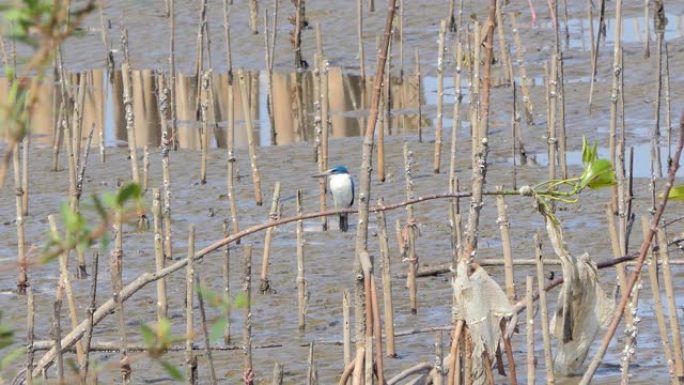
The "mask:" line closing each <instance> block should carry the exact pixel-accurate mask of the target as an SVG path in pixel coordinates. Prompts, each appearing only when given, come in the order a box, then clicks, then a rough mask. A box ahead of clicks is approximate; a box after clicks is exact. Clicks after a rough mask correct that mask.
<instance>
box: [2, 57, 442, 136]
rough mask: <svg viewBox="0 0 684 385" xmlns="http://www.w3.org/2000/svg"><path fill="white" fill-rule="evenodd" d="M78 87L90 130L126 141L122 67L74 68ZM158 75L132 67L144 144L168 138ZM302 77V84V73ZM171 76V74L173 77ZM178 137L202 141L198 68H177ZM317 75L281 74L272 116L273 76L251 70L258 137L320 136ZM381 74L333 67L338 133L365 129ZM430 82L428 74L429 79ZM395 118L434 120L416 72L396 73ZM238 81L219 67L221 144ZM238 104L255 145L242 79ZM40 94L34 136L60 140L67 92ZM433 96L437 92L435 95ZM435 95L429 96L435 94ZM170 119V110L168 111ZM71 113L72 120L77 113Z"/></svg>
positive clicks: (414, 124) (410, 127) (403, 125)
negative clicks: (421, 111) (57, 131)
mask: <svg viewBox="0 0 684 385" xmlns="http://www.w3.org/2000/svg"><path fill="white" fill-rule="evenodd" d="M68 76H69V80H70V83H71V84H73V85H74V86H73V88H74V89H73V90H72V91H73V94H74V95H77V94H78V92H77V91H78V88H79V87H84V90H85V94H84V98H83V107H82V111H83V130H82V132H83V135H84V136H86V135H87V133H88V132H89V131H90V127H91V126H94V127H95V134H94V138H95V139H94V140H93V143H94V145H99V141H100V140H104V144H105V145H106V146H120V145H125V143H126V138H127V134H126V116H125V110H124V106H123V81H122V75H121V71H117V72H115V73H114V74H113V76H112V77H111V78H112V80H111V83H110V81H109V79H108V76H107V74H106V73H105V71H103V70H101V69H95V70H91V71H87V72H81V73H74V74H70V75H68ZM156 76H164V75H158V74H157V73H155V72H154V71H152V70H149V69H144V70H135V71H132V73H131V85H132V95H133V112H134V116H135V119H134V122H135V125H134V126H135V135H136V142H137V144H138V146H144V145H147V146H151V147H155V146H158V145H159V143H160V141H161V119H162V117H161V116H160V112H159V109H158V104H157V101H158V100H157V99H158V98H157V90H156V87H157V86H156V85H157V82H156ZM297 79H300V80H299V82H300V83H299V84H298V81H297ZM165 80H166V83H167V84H168V81H169V79H165ZM175 81H176V116H177V126H176V127H177V139H178V143H179V146H180V147H181V148H187V149H199V148H200V129H201V123H200V121H199V119H198V102H199V97H198V89H197V79H196V77H195V76H189V75H183V74H178V75H177V76H176V80H175ZM313 82H314V79H313V75H312V73H311V72H306V73H303V74H300V75H297V74H295V73H274V74H273V121H274V127H273V129H272V128H271V124H270V119H269V116H268V106H267V104H268V102H267V96H268V92H269V87H268V76H266V74H264V73H259V72H247V82H246V83H247V95H248V98H249V99H250V102H249V103H250V107H251V108H250V115H251V118H252V119H253V122H254V127H255V130H258V134H257V135H255V140H256V141H257V144H258V145H261V146H268V145H271V144H277V145H280V144H288V143H295V142H302V141H312V140H313V139H314V138H315V127H314V121H315V119H314V113H315V111H314V108H315V99H316V98H315V95H314V86H313ZM372 83H373V78H371V77H367V78H366V79H362V78H361V77H360V76H358V75H353V74H346V73H344V72H342V69H341V68H331V69H330V70H329V75H328V85H329V86H328V90H329V92H328V99H329V106H330V107H329V110H330V136H331V137H333V138H337V137H347V136H357V135H359V134H360V132H361V131H362V129H361V127H362V126H363V125H364V124H365V118H366V117H367V115H368V106H369V105H370V94H371V86H372ZM427 83H429V82H426V84H427ZM390 85H391V86H390V95H391V97H390V100H391V115H390V121H391V124H390V125H389V126H386V131H387V133H388V134H395V133H407V132H416V131H417V130H418V127H419V125H420V126H422V127H426V126H429V125H430V121H429V120H428V118H427V117H425V116H423V117H422V120H421V121H420V122H419V117H418V102H419V101H422V102H423V103H425V102H426V97H425V95H424V92H425V91H424V90H423V88H424V86H422V85H421V84H419V83H418V81H417V80H416V78H415V77H413V76H407V77H404V78H403V79H402V78H398V77H392V78H391V81H390ZM230 87H231V85H230V83H229V80H228V75H227V74H225V73H214V74H212V93H213V103H212V105H210V106H209V107H208V116H209V117H210V118H209V119H210V121H209V127H210V128H209V131H210V132H209V135H210V142H211V143H212V146H213V147H216V146H218V147H225V145H226V130H227V126H228V125H227V120H228V91H229V88H230ZM232 87H233V95H234V106H235V108H234V111H235V118H234V121H235V145H236V146H238V147H246V146H247V135H246V133H245V130H244V124H243V121H244V116H243V112H242V111H243V109H242V103H243V101H242V99H241V97H240V89H239V84H238V82H237V81H236V82H234V84H233V86H232ZM7 89H8V82H7V79H6V78H0V95H2V94H5V93H6V92H7ZM39 94H40V95H39V102H38V103H37V107H36V108H35V110H34V111H33V112H32V116H31V128H32V131H31V132H32V137H33V138H34V141H33V143H34V144H38V145H43V146H49V145H52V142H53V140H54V126H55V121H56V119H57V115H58V112H59V106H60V102H61V92H60V88H59V85H58V84H55V83H54V82H53V81H47V82H45V84H44V85H43V86H42V88H41V89H40V92H39ZM428 99H429V98H428ZM427 102H429V100H428V101H427ZM166 119H168V116H167V117H166ZM69 121H70V120H69ZM101 133H102V134H103V135H100V134H101Z"/></svg>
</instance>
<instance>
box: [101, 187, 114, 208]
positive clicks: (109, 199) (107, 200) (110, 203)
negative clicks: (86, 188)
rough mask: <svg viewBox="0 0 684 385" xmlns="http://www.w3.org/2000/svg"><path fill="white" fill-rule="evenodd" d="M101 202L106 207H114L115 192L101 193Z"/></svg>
mask: <svg viewBox="0 0 684 385" xmlns="http://www.w3.org/2000/svg"><path fill="white" fill-rule="evenodd" d="M102 202H103V203H104V204H105V205H106V206H107V207H108V208H114V207H116V194H114V193H112V192H110V191H107V192H105V193H103V194H102Z"/></svg>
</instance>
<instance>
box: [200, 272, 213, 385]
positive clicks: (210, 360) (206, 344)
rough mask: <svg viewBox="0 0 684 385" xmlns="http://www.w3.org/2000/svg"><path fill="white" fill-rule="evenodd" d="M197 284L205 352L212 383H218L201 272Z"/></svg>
mask: <svg viewBox="0 0 684 385" xmlns="http://www.w3.org/2000/svg"><path fill="white" fill-rule="evenodd" d="M195 286H196V287H197V302H199V309H200V319H201V320H202V334H203V336H204V347H205V349H204V354H205V355H206V357H207V362H208V363H209V375H210V377H209V378H210V380H211V384H212V385H216V384H217V383H218V381H217V380H216V370H215V369H214V359H213V357H212V355H211V344H210V343H211V341H210V340H209V328H208V327H207V315H206V313H205V310H204V298H203V297H202V290H201V289H200V288H201V287H202V281H201V279H200V276H199V274H196V275H195Z"/></svg>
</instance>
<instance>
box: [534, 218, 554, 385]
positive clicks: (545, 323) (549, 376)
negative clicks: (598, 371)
mask: <svg viewBox="0 0 684 385" xmlns="http://www.w3.org/2000/svg"><path fill="white" fill-rule="evenodd" d="M534 244H535V257H536V259H537V286H538V288H539V307H540V308H541V323H542V325H541V329H542V339H543V341H544V366H545V368H546V383H547V384H549V385H552V384H554V383H555V382H556V381H555V376H554V374H553V358H552V355H551V334H550V333H549V314H548V310H547V305H546V303H547V302H546V292H545V291H544V265H543V264H542V243H541V236H540V234H539V231H537V232H536V233H535V234H534Z"/></svg>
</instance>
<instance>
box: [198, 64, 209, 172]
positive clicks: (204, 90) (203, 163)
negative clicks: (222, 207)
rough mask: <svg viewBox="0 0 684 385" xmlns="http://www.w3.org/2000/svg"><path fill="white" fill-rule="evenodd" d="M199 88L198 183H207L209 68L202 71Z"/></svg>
mask: <svg viewBox="0 0 684 385" xmlns="http://www.w3.org/2000/svg"><path fill="white" fill-rule="evenodd" d="M201 78H202V81H201V90H200V91H199V92H200V95H201V96H200V106H199V108H200V120H201V121H202V127H201V130H200V147H201V148H202V154H201V159H200V184H206V183H207V161H208V158H209V117H208V116H207V112H208V111H207V110H208V109H209V87H210V84H209V80H210V78H211V70H208V71H202V75H201Z"/></svg>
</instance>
